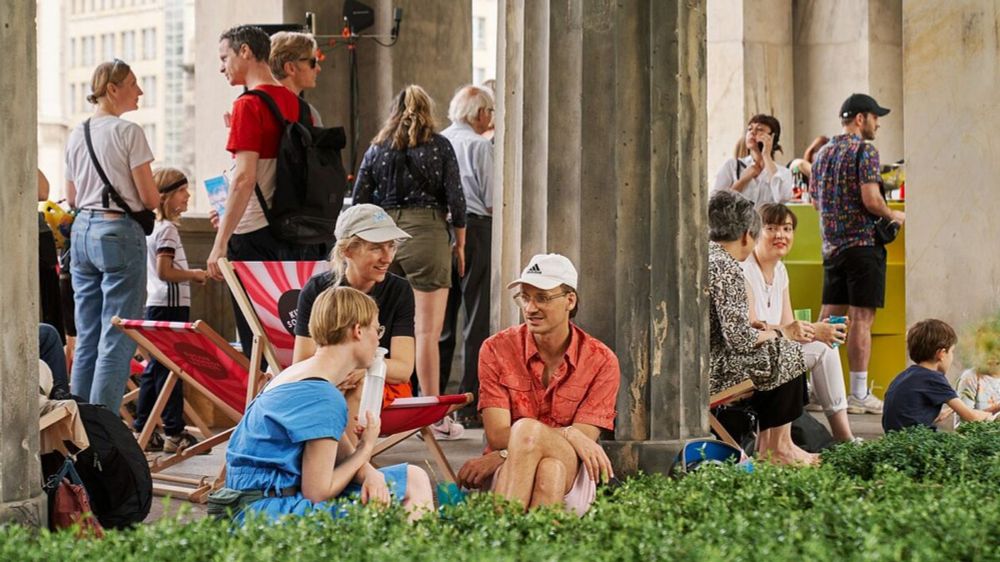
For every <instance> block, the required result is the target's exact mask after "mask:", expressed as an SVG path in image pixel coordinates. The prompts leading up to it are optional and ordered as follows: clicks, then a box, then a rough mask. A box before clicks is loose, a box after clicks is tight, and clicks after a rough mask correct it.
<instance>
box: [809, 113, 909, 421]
mask: <svg viewBox="0 0 1000 562" xmlns="http://www.w3.org/2000/svg"><path fill="white" fill-rule="evenodd" d="M888 113H889V110H888V109H886V108H884V107H882V106H880V105H879V104H878V102H876V101H875V99H874V98H872V97H871V96H869V95H866V94H852V95H851V96H850V97H849V98H847V100H845V101H844V103H843V105H841V107H840V122H841V124H842V125H843V127H844V133H843V134H841V135H837V136H835V137H833V138H832V139H830V142H828V143H827V144H826V145H825V146H823V148H821V149H820V150H819V153H817V155H816V159H815V161H814V162H813V165H812V176H811V177H810V178H809V194H810V196H812V199H813V205H815V207H816V209H817V210H819V212H820V230H821V231H822V234H823V308H822V310H821V312H820V318H827V317H829V316H831V315H836V316H845V315H846V316H847V317H848V318H850V321H851V326H850V329H849V330H848V335H847V361H848V364H849V365H850V370H851V393H850V395H849V396H848V398H847V411H848V412H850V413H854V414H860V413H871V414H881V413H882V401H881V400H879V399H878V398H876V397H875V396H873V395H872V394H871V392H870V391H869V389H868V360H869V358H870V357H871V327H872V323H873V322H874V321H875V309H877V308H882V306H883V305H884V303H885V262H886V252H885V247H884V246H881V245H878V244H877V243H876V239H875V221H876V220H878V218H879V217H885V218H887V219H889V220H892V221H894V222H897V223H899V224H902V223H903V221H904V220H906V215H905V214H904V213H903V212H902V211H895V210H892V209H890V208H889V206H888V205H887V204H886V202H885V199H884V198H883V197H882V194H881V191H880V187H879V179H880V176H879V155H878V149H876V148H875V146H874V145H872V144H871V143H870V142H869V141H872V140H875V132H876V131H877V130H878V128H879V124H878V120H879V118H880V117H884V116H886V115H888Z"/></svg>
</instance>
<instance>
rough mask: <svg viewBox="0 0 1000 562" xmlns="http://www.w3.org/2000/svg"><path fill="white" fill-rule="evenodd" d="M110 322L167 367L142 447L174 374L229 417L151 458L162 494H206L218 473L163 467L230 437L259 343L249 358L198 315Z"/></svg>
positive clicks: (249, 388)
mask: <svg viewBox="0 0 1000 562" xmlns="http://www.w3.org/2000/svg"><path fill="white" fill-rule="evenodd" d="M111 323H112V324H113V325H114V326H116V327H117V328H118V329H120V330H121V331H122V332H124V333H125V334H126V335H127V336H128V337H130V338H132V339H133V340H135V342H136V343H137V344H138V345H139V347H140V348H142V349H143V350H144V351H146V352H147V353H149V354H150V355H151V356H153V357H155V358H156V360H157V361H159V362H160V364H161V365H163V366H164V367H166V368H167V369H168V370H169V371H170V375H169V376H168V378H167V381H166V383H165V384H164V386H163V390H162V391H161V392H160V395H159V397H158V398H157V400H156V403H155V404H154V406H153V410H152V412H150V415H149V421H148V422H147V423H146V427H145V429H144V430H143V432H142V434H141V435H140V436H139V443H140V446H142V447H145V444H146V443H148V441H149V437H150V434H152V432H153V430H154V429H155V428H156V425H157V424H158V423H159V421H160V415H161V414H162V413H163V408H164V407H165V406H166V404H167V399H168V398H169V397H170V393H171V391H172V390H173V388H174V384H176V383H177V379H178V377H179V378H180V379H182V380H183V381H184V384H185V385H188V387H189V388H191V389H193V390H194V391H196V392H198V393H200V394H202V395H203V396H205V398H207V399H208V400H209V401H210V402H212V404H213V405H215V407H216V408H218V409H219V410H220V411H221V412H222V413H223V414H224V415H225V416H226V417H228V418H229V419H231V420H232V422H233V423H232V426H231V427H230V428H229V429H226V430H224V431H222V432H220V433H216V434H214V435H212V434H211V432H209V431H208V430H206V429H204V427H203V426H202V432H203V433H204V434H203V437H204V439H203V440H202V441H201V442H199V443H198V444H197V445H194V446H192V447H188V448H186V449H184V450H182V451H180V452H178V453H176V454H173V455H169V456H159V457H155V458H154V459H152V461H151V462H150V467H149V470H150V472H152V473H153V479H154V481H155V484H154V487H153V489H154V491H156V492H158V493H160V494H161V495H163V494H170V495H173V496H179V497H184V498H186V499H189V500H191V501H198V502H202V501H204V500H205V496H206V495H207V494H208V493H209V492H210V491H211V490H212V489H213V487H215V486H216V485H217V484H218V483H219V482H220V479H221V476H219V477H217V478H215V479H214V480H213V477H212V476H204V477H202V478H185V477H181V476H174V475H166V474H161V472H162V471H163V470H165V469H167V468H169V467H171V466H174V465H176V464H178V463H181V462H184V461H185V460H187V459H189V458H191V457H193V456H195V455H198V454H200V453H202V452H203V451H206V450H208V449H210V448H212V447H215V446H218V445H222V444H224V443H226V442H227V441H228V440H229V436H230V435H231V434H232V432H233V429H235V427H236V424H237V423H239V421H240V420H241V419H242V418H243V412H244V410H245V409H246V406H247V404H249V403H250V401H251V400H252V399H253V397H254V396H255V395H256V393H257V390H258V386H259V383H260V382H261V378H262V377H261V376H260V373H259V370H260V360H261V357H260V351H259V350H260V346H257V345H255V346H254V348H255V349H257V350H258V351H257V352H255V353H254V354H253V355H252V356H251V359H250V360H249V361H248V360H247V358H246V357H245V356H244V355H243V354H242V353H240V352H239V351H236V349H234V348H233V346H231V345H230V344H229V342H227V341H226V340H225V338H223V337H222V336H220V335H219V334H218V333H216V332H215V330H213V329H212V328H211V327H209V326H208V325H207V324H205V323H204V322H202V321H201V320H199V321H197V322H193V323H190V322H156V321H147V320H123V319H121V318H118V317H117V316H116V317H115V318H113V319H112V321H111ZM254 339H255V340H256V338H254ZM220 468H221V467H220ZM180 485H184V486H180Z"/></svg>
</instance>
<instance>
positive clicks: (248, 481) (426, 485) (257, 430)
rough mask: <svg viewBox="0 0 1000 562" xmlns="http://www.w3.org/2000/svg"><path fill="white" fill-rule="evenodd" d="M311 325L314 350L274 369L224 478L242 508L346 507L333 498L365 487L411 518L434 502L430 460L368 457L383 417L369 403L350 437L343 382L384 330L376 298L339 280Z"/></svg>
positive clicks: (368, 496)
mask: <svg viewBox="0 0 1000 562" xmlns="http://www.w3.org/2000/svg"><path fill="white" fill-rule="evenodd" d="M309 331H310V333H311V334H312V337H313V340H315V342H316V346H317V349H316V352H315V354H314V355H313V356H312V357H310V358H309V359H306V360H304V361H302V362H300V363H296V364H294V365H292V366H290V367H288V368H287V369H285V370H284V371H282V372H281V374H280V375H278V376H277V377H275V378H274V379H273V380H272V381H271V382H270V383H268V385H267V386H266V387H265V388H264V390H263V391H261V393H260V394H259V395H258V396H257V398H256V399H255V400H254V401H253V402H252V403H251V404H250V406H248V407H247V410H246V413H245V414H244V416H243V419H242V420H241V421H240V423H239V425H237V426H236V430H235V431H234V432H233V435H232V438H231V439H230V441H229V449H228V450H227V451H226V488H228V489H230V490H236V491H240V492H242V494H241V497H245V498H247V500H245V503H244V501H242V500H241V502H240V503H241V505H242V506H243V509H241V510H239V511H237V513H236V514H235V516H234V520H235V521H236V522H238V523H242V522H243V519H244V517H245V516H246V513H247V512H256V513H260V514H263V515H264V516H266V517H267V518H269V519H272V520H277V519H278V518H279V517H281V516H283V515H288V514H294V515H303V514H305V513H307V512H309V511H311V510H314V509H316V510H328V511H330V512H332V513H333V514H334V515H337V514H338V513H339V508H338V507H336V506H334V505H331V504H329V503H327V502H329V501H330V500H334V499H336V498H338V497H342V496H345V495H348V494H355V493H360V495H361V502H362V503H365V504H370V503H376V504H388V503H389V502H390V501H402V504H403V506H404V507H405V508H406V511H407V512H408V513H409V517H410V519H411V520H414V519H417V518H419V517H421V516H422V515H423V514H424V513H426V512H427V511H429V510H432V509H433V507H434V503H433V502H434V500H433V496H432V491H431V484H430V480H429V479H428V477H427V473H426V472H424V471H423V470H422V469H420V468H418V467H415V466H411V465H405V464H397V465H394V466H389V467H385V468H382V469H379V470H376V469H375V468H374V467H373V466H372V465H371V463H370V459H371V456H372V451H373V450H374V448H375V442H376V440H377V439H378V434H379V429H380V426H381V424H380V422H379V419H378V418H377V417H375V416H372V415H371V413H370V412H369V413H368V414H367V415H366V419H365V420H364V422H365V428H364V430H363V432H362V433H361V437H360V439H359V442H358V447H357V449H355V448H354V447H352V446H351V445H350V443H348V442H347V441H346V440H345V439H343V437H344V428H345V427H346V426H347V403H346V402H345V401H344V396H343V395H342V394H341V393H340V391H339V390H337V386H338V385H340V384H341V383H342V382H343V381H344V379H346V378H347V377H349V376H350V375H351V373H353V372H354V371H356V370H357V369H365V368H367V367H368V366H369V365H371V363H372V360H373V359H374V357H375V350H376V348H377V347H378V336H379V333H380V332H381V331H382V329H381V326H379V324H378V306H377V305H376V304H375V301H374V300H372V298H371V297H369V296H367V295H365V294H364V293H362V292H361V291H358V290H356V289H352V288H350V287H331V288H329V289H327V290H325V291H323V293H322V294H320V296H319V297H318V298H317V299H316V302H315V304H314V305H313V310H312V317H311V318H310V320H309Z"/></svg>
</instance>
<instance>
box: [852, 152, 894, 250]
mask: <svg viewBox="0 0 1000 562" xmlns="http://www.w3.org/2000/svg"><path fill="white" fill-rule="evenodd" d="M863 151H864V143H863V142H862V144H861V148H859V149H858V157H857V160H856V163H855V168H856V169H857V173H858V181H859V182H860V181H861V154H862V152H863ZM878 191H879V194H881V195H882V199H883V200H884V201H885V202H886V204H888V202H889V200H888V199H887V198H886V196H885V184H883V183H882V178H881V177H879V179H878ZM899 228H900V225H899V223H898V222H895V221H892V220H889V219H887V218H885V217H878V218H876V219H875V243H876V244H878V245H879V246H888V245H889V244H892V242H893V241H894V240H896V236H898V235H899Z"/></svg>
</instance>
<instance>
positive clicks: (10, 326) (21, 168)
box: [0, 2, 46, 526]
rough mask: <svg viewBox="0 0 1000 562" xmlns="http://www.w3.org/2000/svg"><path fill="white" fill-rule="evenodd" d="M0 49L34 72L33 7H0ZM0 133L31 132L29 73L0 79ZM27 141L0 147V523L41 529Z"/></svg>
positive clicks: (33, 191) (32, 200)
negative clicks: (0, 176)
mask: <svg viewBox="0 0 1000 562" xmlns="http://www.w3.org/2000/svg"><path fill="white" fill-rule="evenodd" d="M0 49H2V51H3V52H4V53H5V54H6V55H7V57H8V60H11V61H19V64H20V65H21V67H22V68H28V69H33V68H35V3H34V2H3V3H0ZM0 96H2V98H3V99H4V100H7V103H5V104H3V107H2V108H0V130H3V131H22V132H23V131H35V130H36V127H37V119H36V108H37V82H36V76H35V73H33V72H29V73H28V74H26V75H25V74H21V73H18V72H3V73H0ZM36 140H37V139H36V137H35V134H34V133H28V134H13V135H9V136H8V137H7V138H6V139H5V141H4V142H3V143H0V170H3V171H4V175H5V181H4V185H3V187H2V188H0V213H2V215H3V219H2V221H3V222H2V224H3V225H4V243H3V245H0V263H3V264H4V267H3V268H2V269H0V326H3V330H4V332H3V337H2V338H0V523H2V522H9V521H15V522H19V523H24V524H28V525H33V526H42V525H44V524H45V521H46V519H45V513H46V509H45V505H46V503H45V495H44V494H43V493H42V490H41V480H42V476H41V467H40V464H39V461H38V267H37V255H36V251H37V250H36V248H38V230H37V229H36V224H37V219H36V216H35V215H36V213H35V204H36V195H37V185H38V183H37V176H36V163H37V161H38V149H37V146H36Z"/></svg>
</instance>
